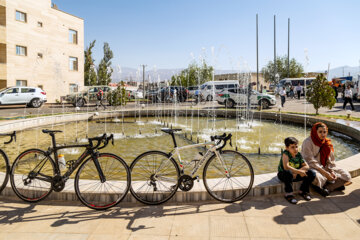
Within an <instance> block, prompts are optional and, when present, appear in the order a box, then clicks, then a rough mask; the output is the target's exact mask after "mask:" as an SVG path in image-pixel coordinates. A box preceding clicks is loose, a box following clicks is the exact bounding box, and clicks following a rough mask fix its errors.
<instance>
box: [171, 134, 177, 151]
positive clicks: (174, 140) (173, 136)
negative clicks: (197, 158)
mask: <svg viewBox="0 0 360 240" xmlns="http://www.w3.org/2000/svg"><path fill="white" fill-rule="evenodd" d="M171 137H172V139H173V142H174V148H177V144H176V139H175V134H174V132H171Z"/></svg>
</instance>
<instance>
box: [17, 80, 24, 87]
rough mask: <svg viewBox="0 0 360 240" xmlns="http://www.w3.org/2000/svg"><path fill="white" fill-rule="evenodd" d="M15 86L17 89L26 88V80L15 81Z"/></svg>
mask: <svg viewBox="0 0 360 240" xmlns="http://www.w3.org/2000/svg"><path fill="white" fill-rule="evenodd" d="M16 86H17V87H26V86H27V81H26V80H16Z"/></svg>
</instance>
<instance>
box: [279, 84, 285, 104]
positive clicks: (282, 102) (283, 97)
mask: <svg viewBox="0 0 360 240" xmlns="http://www.w3.org/2000/svg"><path fill="white" fill-rule="evenodd" d="M279 94H280V98H281V107H284V104H285V101H286V98H285V97H286V90H285V87H283V89H282V90H280V93H279Z"/></svg>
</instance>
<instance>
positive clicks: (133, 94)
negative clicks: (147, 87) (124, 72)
mask: <svg viewBox="0 0 360 240" xmlns="http://www.w3.org/2000/svg"><path fill="white" fill-rule="evenodd" d="M138 98H143V92H142V90H136V91H132V90H130V99H138Z"/></svg>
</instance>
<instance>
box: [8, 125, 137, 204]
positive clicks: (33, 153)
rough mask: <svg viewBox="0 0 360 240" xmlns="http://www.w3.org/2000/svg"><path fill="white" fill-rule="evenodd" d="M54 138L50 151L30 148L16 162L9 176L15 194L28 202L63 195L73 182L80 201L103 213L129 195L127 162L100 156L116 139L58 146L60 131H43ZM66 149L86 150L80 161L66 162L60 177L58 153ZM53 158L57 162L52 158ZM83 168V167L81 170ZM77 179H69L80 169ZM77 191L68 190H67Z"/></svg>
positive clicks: (108, 154) (92, 140) (110, 155)
mask: <svg viewBox="0 0 360 240" xmlns="http://www.w3.org/2000/svg"><path fill="white" fill-rule="evenodd" d="M42 132H43V133H47V134H49V135H50V136H51V139H52V147H50V148H49V149H48V150H47V151H43V150H40V149H29V150H26V151H24V152H23V153H21V154H20V155H19V156H18V157H17V158H16V160H15V162H14V163H13V166H12V168H11V173H10V180H11V186H12V188H13V190H14V192H15V193H16V195H17V196H18V197H19V198H21V199H22V200H24V201H27V202H38V201H40V200H43V199H45V198H46V197H47V196H48V195H49V194H50V193H51V192H52V191H55V192H60V191H62V190H63V189H64V188H65V183H66V182H67V181H73V182H74V189H75V192H76V195H77V196H78V198H79V200H80V201H81V202H82V203H83V204H84V205H85V206H87V207H89V208H92V209H96V210H103V209H108V208H111V207H113V206H115V205H117V204H118V203H119V202H120V201H121V200H122V199H123V198H124V197H125V196H126V194H127V193H128V190H129V187H130V181H131V177H130V170H129V167H128V166H127V164H126V162H125V161H124V160H123V159H122V158H120V157H119V156H117V155H114V154H111V153H99V152H98V150H100V149H102V148H105V147H106V146H107V145H108V143H109V141H110V140H111V141H112V144H114V137H113V135H112V134H111V135H110V136H107V135H106V134H104V135H102V136H101V137H94V138H88V141H89V143H88V144H80V145H68V146H66V145H65V146H60V145H56V140H55V133H58V132H62V131H59V130H42ZM65 148H85V151H84V152H83V153H82V154H81V156H80V157H79V158H78V159H77V160H70V161H67V162H66V166H67V170H66V172H65V173H64V174H61V169H60V167H59V160H58V151H59V150H61V149H65ZM52 154H53V155H54V159H53V158H52V157H51V155H52ZM79 166H80V167H79ZM78 167H79V169H78V171H77V173H76V175H75V178H74V179H69V178H70V176H71V174H72V173H73V172H74V171H75V170H76V169H77V168H78ZM74 189H72V188H71V187H70V188H67V189H65V190H67V191H73V190H74Z"/></svg>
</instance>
